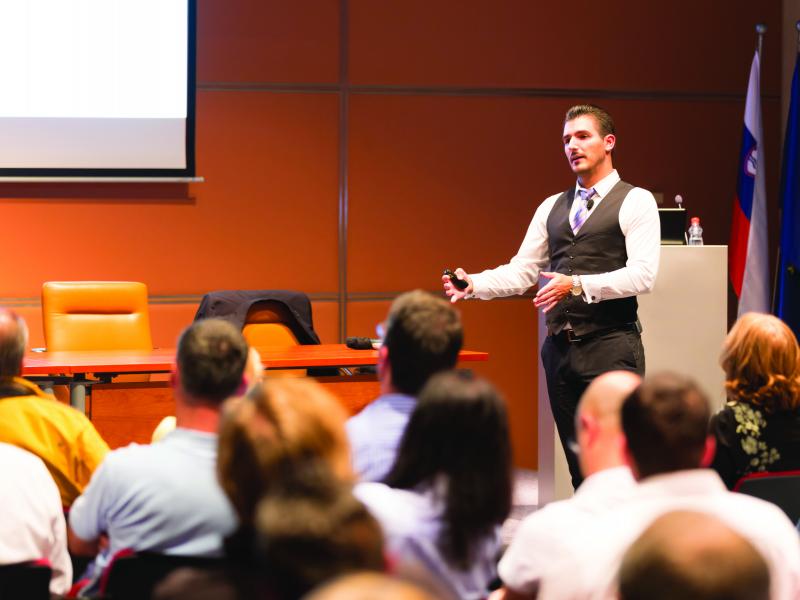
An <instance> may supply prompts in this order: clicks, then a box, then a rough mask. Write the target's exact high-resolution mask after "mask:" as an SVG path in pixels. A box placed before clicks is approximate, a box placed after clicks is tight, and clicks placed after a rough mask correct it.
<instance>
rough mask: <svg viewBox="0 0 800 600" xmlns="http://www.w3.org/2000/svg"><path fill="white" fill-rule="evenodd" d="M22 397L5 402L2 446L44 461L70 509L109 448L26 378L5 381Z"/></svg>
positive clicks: (0, 407) (0, 408)
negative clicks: (18, 449) (5, 444)
mask: <svg viewBox="0 0 800 600" xmlns="http://www.w3.org/2000/svg"><path fill="white" fill-rule="evenodd" d="M0 387H2V388H4V391H3V393H8V388H13V389H14V390H15V391H17V390H18V391H19V393H20V395H9V396H6V397H3V398H0V442H6V443H8V444H13V445H15V446H19V447H20V448H24V449H25V450H27V451H28V452H31V453H33V454H35V455H36V456H38V457H39V458H41V459H42V460H43V461H44V464H45V466H47V469H48V471H50V474H51V475H52V476H53V479H54V480H55V482H56V485H57V486H58V490H59V491H60V492H61V502H62V503H63V504H64V506H65V507H68V506H70V505H71V504H72V502H73V501H74V500H75V498H77V497H78V496H79V495H80V494H81V492H82V491H83V488H85V487H86V485H87V484H88V483H89V479H90V478H91V476H92V473H93V472H94V470H95V469H96V468H97V466H98V465H99V464H100V463H101V462H102V460H103V458H104V457H105V455H106V453H107V452H108V444H106V443H105V441H104V440H103V438H101V437H100V434H99V433H97V430H96V429H95V428H94V425H92V422H91V421H90V420H89V419H88V418H87V417H86V415H84V414H83V413H81V412H80V411H78V410H75V409H74V408H72V407H71V406H67V405H66V404H62V403H60V402H59V401H58V400H56V399H55V398H53V397H52V396H50V395H48V394H45V393H44V392H43V391H42V390H41V389H39V388H38V387H37V386H36V385H34V384H33V383H31V382H30V381H27V380H25V379H22V378H21V377H13V378H10V377H9V378H2V380H0Z"/></svg>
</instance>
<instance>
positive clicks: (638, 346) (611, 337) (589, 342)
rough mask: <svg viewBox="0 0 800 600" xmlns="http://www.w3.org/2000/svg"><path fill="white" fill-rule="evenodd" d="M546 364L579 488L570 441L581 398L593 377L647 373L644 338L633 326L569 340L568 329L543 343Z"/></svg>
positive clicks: (557, 419) (556, 418) (555, 415)
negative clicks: (587, 337)
mask: <svg viewBox="0 0 800 600" xmlns="http://www.w3.org/2000/svg"><path fill="white" fill-rule="evenodd" d="M542 364H543V365H544V372H545V377H546V378H547V393H548V395H549V396H550V409H551V410H552V412H553V420H554V421H555V423H556V428H557V429H558V436H559V438H561V446H562V447H563V448H564V453H565V454H566V456H567V464H568V465H569V473H570V475H571V476H572V485H573V487H575V488H576V489H577V487H578V486H579V485H580V484H581V482H582V481H583V476H582V475H581V471H580V465H579V464H578V457H577V456H576V455H575V453H574V452H573V451H572V450H570V448H569V443H570V441H574V440H575V412H576V410H577V407H578V401H579V400H580V399H581V395H583V392H584V390H585V389H586V388H587V387H588V385H589V384H590V383H591V382H592V380H593V379H594V378H595V377H597V376H598V375H600V374H602V373H605V372H607V371H633V372H634V373H638V374H639V375H644V347H643V346H642V338H641V335H640V334H639V332H637V331H635V330H633V329H625V330H615V331H609V332H605V333H602V334H600V335H597V336H595V337H590V338H589V339H585V340H582V341H574V342H569V341H568V340H567V336H566V333H561V334H559V335H554V336H547V339H546V340H545V341H544V344H542Z"/></svg>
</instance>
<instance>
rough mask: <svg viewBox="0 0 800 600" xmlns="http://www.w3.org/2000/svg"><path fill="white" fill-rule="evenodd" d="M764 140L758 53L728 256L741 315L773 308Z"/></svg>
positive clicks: (752, 71)
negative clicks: (770, 285)
mask: <svg viewBox="0 0 800 600" xmlns="http://www.w3.org/2000/svg"><path fill="white" fill-rule="evenodd" d="M763 139H764V136H763V129H762V126H761V94H760V86H759V55H758V52H756V54H755V56H754V57H753V64H752V66H751V68H750V82H749V84H748V86H747V101H746V103H745V109H744V132H743V135H742V148H741V152H740V154H739V174H738V178H737V184H736V198H735V201H734V203H733V223H732V225H731V243H730V248H729V252H730V255H729V257H728V259H729V266H730V276H731V283H732V284H733V289H734V291H735V292H736V296H737V297H738V298H739V309H738V312H737V314H738V315H739V316H741V315H742V314H744V313H746V312H769V309H770V305H769V262H768V256H767V197H766V185H765V180H764V149H763Z"/></svg>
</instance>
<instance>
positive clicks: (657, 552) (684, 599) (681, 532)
mask: <svg viewBox="0 0 800 600" xmlns="http://www.w3.org/2000/svg"><path fill="white" fill-rule="evenodd" d="M743 518H747V517H746V516H744V515H743ZM618 582H619V598H620V600H673V599H675V598H680V599H681V600H767V599H768V598H769V585H770V584H769V570H768V567H767V564H766V562H765V561H764V558H763V557H762V556H761V555H760V554H759V553H758V551H757V550H756V549H755V548H754V547H753V546H752V544H750V542H748V541H747V540H746V539H745V538H743V537H742V536H741V535H739V534H738V533H736V532H735V531H733V530H732V529H731V528H730V527H728V526H727V525H725V524H724V523H723V522H722V521H720V520H719V519H717V518H716V517H713V516H711V515H708V514H702V513H696V512H689V511H675V512H672V513H667V514H666V515H663V516H661V517H659V518H658V519H656V520H655V521H654V522H653V523H652V524H651V525H650V527H648V528H647V529H646V530H645V531H644V533H642V535H641V536H640V537H639V539H637V540H636V541H635V542H634V543H633V545H632V546H631V547H630V548H629V549H628V551H627V552H626V553H625V556H624V558H623V559H622V565H621V567H620V570H619V575H618Z"/></svg>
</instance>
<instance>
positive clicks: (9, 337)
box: [0, 308, 28, 377]
mask: <svg viewBox="0 0 800 600" xmlns="http://www.w3.org/2000/svg"><path fill="white" fill-rule="evenodd" d="M27 345H28V326H27V325H26V324H25V320H24V319H23V318H22V317H20V316H19V315H18V314H17V313H15V312H14V311H13V310H8V309H6V308H3V309H0V377H16V376H18V375H19V374H20V373H22V359H23V358H24V357H25V347H26V346H27Z"/></svg>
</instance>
